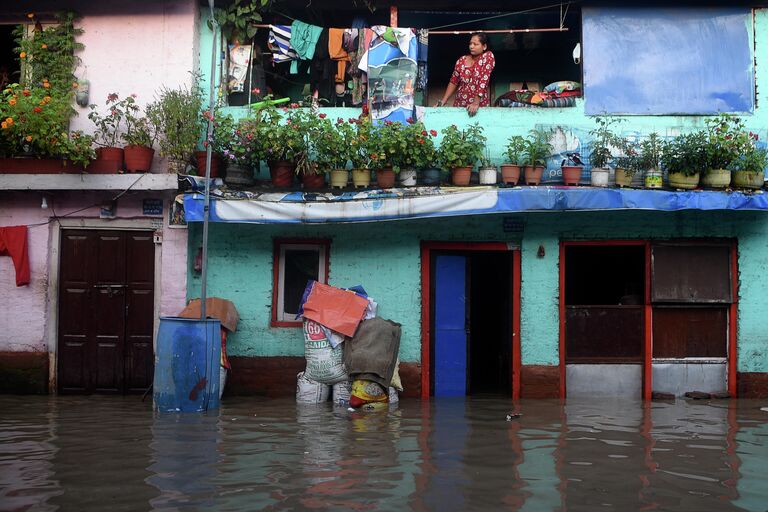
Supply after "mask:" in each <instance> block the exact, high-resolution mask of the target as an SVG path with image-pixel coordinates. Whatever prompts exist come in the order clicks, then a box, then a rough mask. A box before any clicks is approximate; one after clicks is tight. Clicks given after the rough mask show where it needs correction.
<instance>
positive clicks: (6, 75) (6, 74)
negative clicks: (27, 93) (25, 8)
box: [0, 25, 21, 88]
mask: <svg viewBox="0 0 768 512" xmlns="http://www.w3.org/2000/svg"><path fill="white" fill-rule="evenodd" d="M15 28H16V26H15V25H0V88H4V87H5V86H6V85H8V84H12V83H17V82H18V81H19V78H20V76H21V64H20V63H19V59H18V55H16V52H15V50H14V49H15V48H16V40H15V38H14V36H13V30H14V29H15Z"/></svg>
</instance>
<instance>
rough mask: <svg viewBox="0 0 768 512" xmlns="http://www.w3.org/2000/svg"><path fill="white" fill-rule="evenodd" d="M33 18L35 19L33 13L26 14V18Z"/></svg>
mask: <svg viewBox="0 0 768 512" xmlns="http://www.w3.org/2000/svg"><path fill="white" fill-rule="evenodd" d="M34 17H35V13H33V12H29V13H27V18H29V19H32V18H34Z"/></svg>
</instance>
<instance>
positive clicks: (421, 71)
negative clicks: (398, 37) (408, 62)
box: [416, 28, 429, 91]
mask: <svg viewBox="0 0 768 512" xmlns="http://www.w3.org/2000/svg"><path fill="white" fill-rule="evenodd" d="M416 38H417V40H418V45H419V47H418V48H419V50H418V56H417V57H416V63H417V64H418V69H417V71H416V90H417V91H426V90H427V54H428V52H429V29H426V28H420V29H418V30H417V31H416Z"/></svg>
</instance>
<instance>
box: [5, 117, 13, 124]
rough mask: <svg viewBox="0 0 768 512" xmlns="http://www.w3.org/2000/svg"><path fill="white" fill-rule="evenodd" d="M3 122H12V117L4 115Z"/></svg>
mask: <svg viewBox="0 0 768 512" xmlns="http://www.w3.org/2000/svg"><path fill="white" fill-rule="evenodd" d="M5 122H6V123H8V124H13V118H12V117H6V118H5Z"/></svg>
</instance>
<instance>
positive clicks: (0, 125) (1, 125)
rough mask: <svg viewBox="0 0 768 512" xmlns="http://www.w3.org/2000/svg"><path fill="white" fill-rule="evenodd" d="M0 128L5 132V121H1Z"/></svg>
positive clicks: (6, 126) (6, 125) (6, 124)
mask: <svg viewBox="0 0 768 512" xmlns="http://www.w3.org/2000/svg"><path fill="white" fill-rule="evenodd" d="M0 127H2V128H3V130H5V129H6V128H8V123H6V122H5V121H3V122H2V123H0Z"/></svg>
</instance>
